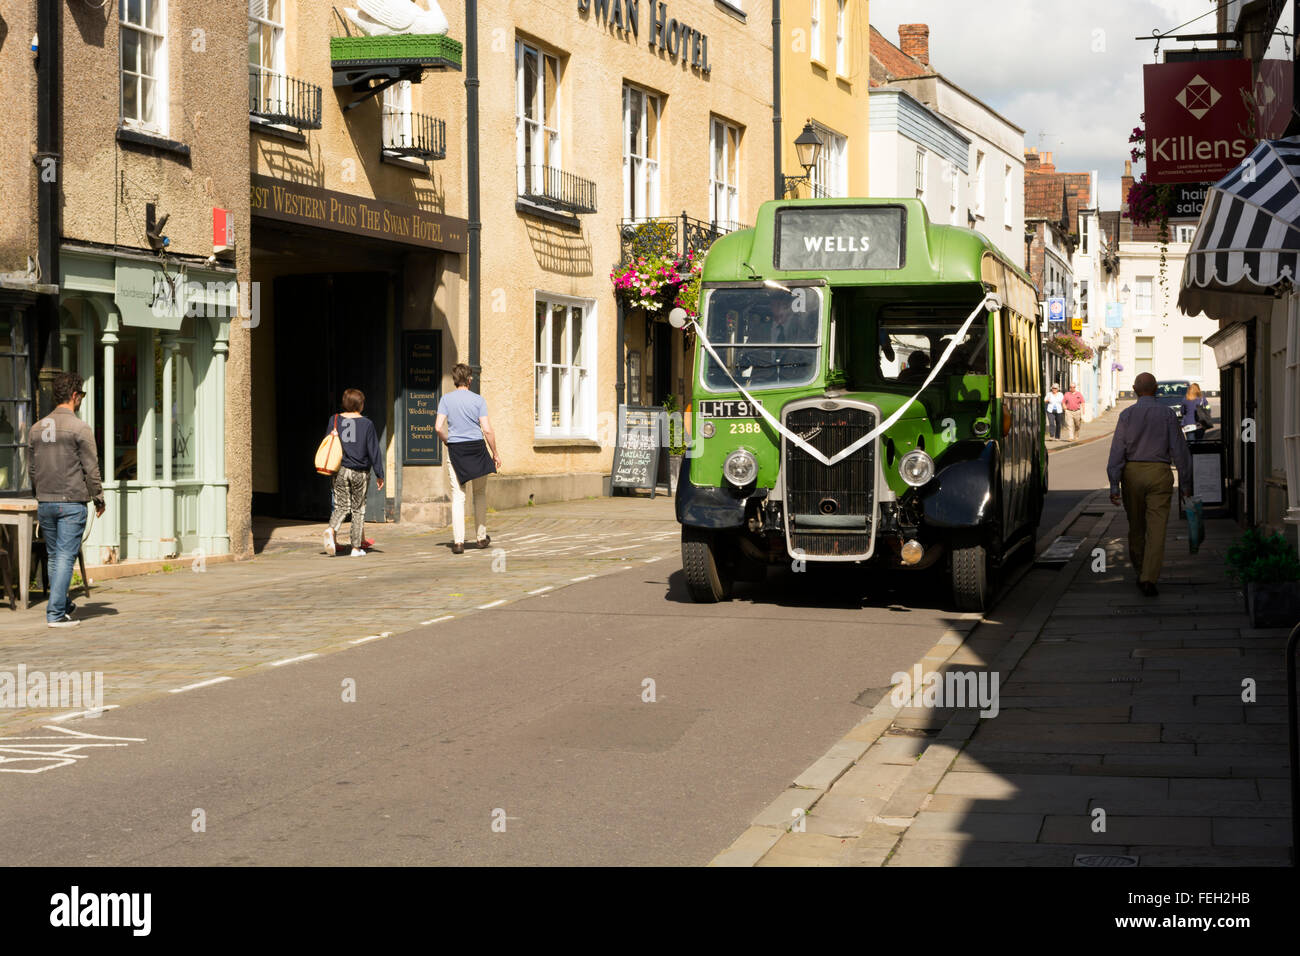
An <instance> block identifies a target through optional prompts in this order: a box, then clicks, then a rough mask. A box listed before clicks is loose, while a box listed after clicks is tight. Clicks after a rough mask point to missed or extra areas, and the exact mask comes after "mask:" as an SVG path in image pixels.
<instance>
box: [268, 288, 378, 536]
mask: <svg viewBox="0 0 1300 956" xmlns="http://www.w3.org/2000/svg"><path fill="white" fill-rule="evenodd" d="M389 281H390V278H389V275H388V274H387V273H384V272H344V273H334V274H326V275H300V276H282V277H280V278H278V279H276V280H275V405H276V434H277V442H276V444H277V448H278V451H279V470H280V493H279V517H283V518H301V519H305V520H309V521H325V520H328V518H329V514H330V500H331V499H330V485H331V482H330V479H329V478H326V477H325V476H323V475H318V474H316V470H315V468H314V467H313V466H312V461H313V459H314V458H315V455H316V446H317V445H318V444H320V440H321V439H322V438H323V437H325V433H326V425H327V424H328V422H329V419H330V416H331V415H333V414H334V413H335V412H338V411H341V405H340V404H339V403H340V400H341V399H342V397H343V390H344V389H347V388H359V389H361V391H362V392H364V393H365V396H366V407H365V409H364V411H363V412H362V414H363V415H365V416H366V417H367V418H369V419H370V420H371V421H372V422H374V425H375V431H376V432H377V433H378V435H379V443H380V447H381V448H387V445H388V424H389V423H388V407H389V402H388V396H387V392H388V388H387V385H388V350H387V341H388V335H387V327H388V302H389ZM254 334H256V333H254ZM385 487H387V485H385ZM384 498H385V493H384V492H383V491H379V490H377V489H376V488H375V479H374V476H373V475H372V476H371V479H370V489H369V491H368V492H367V494H366V520H367V521H383V520H384ZM345 530H346V525H345Z"/></svg>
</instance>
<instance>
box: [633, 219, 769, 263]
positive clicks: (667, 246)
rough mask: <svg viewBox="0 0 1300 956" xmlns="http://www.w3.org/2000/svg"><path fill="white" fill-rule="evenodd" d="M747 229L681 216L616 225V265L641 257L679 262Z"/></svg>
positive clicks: (730, 223) (737, 224)
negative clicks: (686, 256) (724, 237)
mask: <svg viewBox="0 0 1300 956" xmlns="http://www.w3.org/2000/svg"><path fill="white" fill-rule="evenodd" d="M748 228H749V227H748V226H746V225H744V224H743V223H739V222H705V221H704V220H703V219H692V218H691V217H690V216H688V215H686V213H685V212H683V213H682V214H681V215H680V216H655V217H651V218H648V219H624V220H623V221H622V222H620V223H619V224H618V237H619V261H620V262H630V261H631V260H633V259H639V258H641V257H642V256H646V257H649V256H660V255H671V256H673V257H674V258H677V259H680V258H681V257H683V256H684V255H686V253H687V251H688V250H693V251H695V252H697V253H704V252H707V251H708V248H709V246H711V245H713V241H714V240H715V239H717V238H719V237H721V236H725V235H726V234H727V233H729V232H735V231H736V230H737V229H748Z"/></svg>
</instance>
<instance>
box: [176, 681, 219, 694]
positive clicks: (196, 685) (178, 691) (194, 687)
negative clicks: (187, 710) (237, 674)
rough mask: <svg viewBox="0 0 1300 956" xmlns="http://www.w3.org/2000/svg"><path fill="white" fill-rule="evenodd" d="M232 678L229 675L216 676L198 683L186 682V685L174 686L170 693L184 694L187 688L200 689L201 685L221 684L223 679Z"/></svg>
mask: <svg viewBox="0 0 1300 956" xmlns="http://www.w3.org/2000/svg"><path fill="white" fill-rule="evenodd" d="M228 680H230V678H229V677H214V678H212V679H211V680H201V681H199V682H198V683H197V684H186V685H185V686H184V687H173V688H172V689H171V690H169V691H168V693H169V694H183V693H184V692H185V691H187V690H198V689H199V688H200V687H211V686H212V685H213V684H220V683H222V682H223V681H228Z"/></svg>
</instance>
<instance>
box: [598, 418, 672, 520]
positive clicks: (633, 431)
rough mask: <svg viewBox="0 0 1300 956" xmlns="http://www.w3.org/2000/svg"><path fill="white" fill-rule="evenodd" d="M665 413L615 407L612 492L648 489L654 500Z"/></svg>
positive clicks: (657, 481) (657, 482)
mask: <svg viewBox="0 0 1300 956" xmlns="http://www.w3.org/2000/svg"><path fill="white" fill-rule="evenodd" d="M665 414H666V412H665V411H664V410H663V409H662V408H655V407H653V406H650V407H645V406H640V405H620V406H619V407H618V441H617V443H616V444H615V445H614V471H613V474H612V476H611V479H610V484H611V485H612V486H613V487H615V488H648V489H649V491H650V497H651V498H653V497H654V496H655V488H656V487H657V486H658V484H659V450H660V448H661V447H662V445H663V433H664V426H665V424H666V421H665V418H664V416H665Z"/></svg>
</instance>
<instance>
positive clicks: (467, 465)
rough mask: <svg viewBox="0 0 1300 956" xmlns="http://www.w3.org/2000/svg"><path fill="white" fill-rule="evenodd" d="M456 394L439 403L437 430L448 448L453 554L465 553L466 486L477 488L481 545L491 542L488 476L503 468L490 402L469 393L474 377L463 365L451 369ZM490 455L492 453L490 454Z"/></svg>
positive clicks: (475, 489) (476, 516) (449, 395)
mask: <svg viewBox="0 0 1300 956" xmlns="http://www.w3.org/2000/svg"><path fill="white" fill-rule="evenodd" d="M451 381H452V384H454V385H455V386H456V389H455V391H452V392H448V393H447V394H446V395H444V396H442V398H441V399H439V401H438V420H437V421H436V422H435V423H434V430H435V431H437V433H438V437H439V438H441V439H442V440H443V442H445V443H446V445H447V475H448V481H449V483H450V484H451V531H452V538H453V542H452V546H451V550H452V553H453V554H464V553H465V486H466V485H471V486H472V487H473V489H474V523H475V525H477V531H478V546H479V547H480V548H486V547H487V546H488V545H489V544H491V543H492V539H491V538H490V537H489V536H488V533H487V476H488V475H490V474H493V473H494V472H495V471H496V470H497V469H498V468H500V467H501V458H500V456H499V455H498V454H497V439H496V435H495V434H494V433H493V431H492V423H491V422H489V421H488V411H487V402H486V401H484V399H483V396H482V395H479V394H477V393H475V392H471V391H470V388H469V386H470V383H471V382H472V381H473V376H472V375H471V373H470V368H469V366H468V365H466V364H465V363H464V362H461V363H458V364H457V365H456V366H455V367H454V368H453V369H452V370H451ZM489 452H490V454H489Z"/></svg>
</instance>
